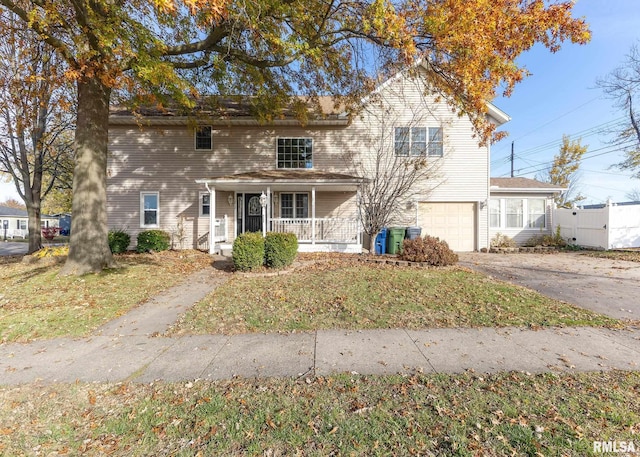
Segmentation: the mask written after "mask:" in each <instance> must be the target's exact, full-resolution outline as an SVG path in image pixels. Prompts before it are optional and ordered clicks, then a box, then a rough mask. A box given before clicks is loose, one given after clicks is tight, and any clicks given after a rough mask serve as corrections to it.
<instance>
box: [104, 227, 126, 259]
mask: <svg viewBox="0 0 640 457" xmlns="http://www.w3.org/2000/svg"><path fill="white" fill-rule="evenodd" d="M107 239H108V241H109V249H111V252H112V253H114V254H120V253H122V252H125V251H126V250H127V248H128V247H129V243H130V242H131V236H130V235H129V234H128V233H127V232H125V231H124V230H120V229H118V230H110V231H109V234H108V235H107Z"/></svg>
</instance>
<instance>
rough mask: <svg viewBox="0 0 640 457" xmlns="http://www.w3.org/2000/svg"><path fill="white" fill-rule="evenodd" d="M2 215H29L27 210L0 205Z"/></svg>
mask: <svg viewBox="0 0 640 457" xmlns="http://www.w3.org/2000/svg"><path fill="white" fill-rule="evenodd" d="M0 216H13V217H27V211H26V210H24V209H19V208H12V207H10V206H1V205H0Z"/></svg>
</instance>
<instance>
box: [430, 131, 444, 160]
mask: <svg viewBox="0 0 640 457" xmlns="http://www.w3.org/2000/svg"><path fill="white" fill-rule="evenodd" d="M442 138H443V137H442V127H429V155H430V156H432V157H442V156H443V155H444V142H443V140H442Z"/></svg>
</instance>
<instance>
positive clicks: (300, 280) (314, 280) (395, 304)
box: [172, 257, 617, 334]
mask: <svg viewBox="0 0 640 457" xmlns="http://www.w3.org/2000/svg"><path fill="white" fill-rule="evenodd" d="M329 259H331V260H328V261H327V260H326V259H325V261H319V262H317V263H314V264H312V265H311V266H307V267H305V268H301V269H298V270H295V271H293V272H291V273H289V274H283V275H278V276H265V275H234V277H233V279H231V280H230V281H228V282H226V283H225V284H224V285H222V286H220V287H219V288H217V289H216V290H215V291H214V292H213V293H212V294H211V295H209V296H208V297H207V298H205V299H204V300H203V301H202V302H200V303H198V304H197V305H196V306H194V307H193V308H191V310H190V311H189V312H188V313H187V314H186V315H185V316H183V317H182V318H181V319H180V320H179V322H178V323H177V324H176V325H175V326H174V328H173V330H172V333H173V334H184V333H226V334H233V333H246V332H278V331H307V330H316V329H335V328H344V329H370V328H411V329H417V328H426V327H473V326H498V327H503V326H529V327H531V326H533V327H536V326H556V325H562V326H577V325H580V326H599V325H616V323H617V321H615V320H613V319H609V318H607V317H604V316H600V315H598V314H595V313H593V312H591V311H587V310H584V309H581V308H578V307H575V306H572V305H569V304H566V303H563V302H559V301H557V300H553V299H550V298H547V297H544V296H542V295H540V294H539V293H537V292H535V291H532V290H529V289H526V288H523V287H519V286H515V285H511V284H507V283H504V282H500V281H496V280H495V279H491V278H489V277H487V276H484V275H482V274H478V273H474V272H471V271H469V270H466V269H462V268H456V267H453V268H452V267H448V268H407V267H396V266H391V265H378V264H371V263H363V262H357V261H355V260H352V259H349V258H331V257H329Z"/></svg>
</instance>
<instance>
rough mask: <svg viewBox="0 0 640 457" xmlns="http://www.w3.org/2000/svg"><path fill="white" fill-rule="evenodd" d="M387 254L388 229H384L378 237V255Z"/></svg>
mask: <svg viewBox="0 0 640 457" xmlns="http://www.w3.org/2000/svg"><path fill="white" fill-rule="evenodd" d="M386 253H387V228H386V227H382V229H381V230H380V233H378V234H377V235H376V255H382V254H386Z"/></svg>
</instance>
